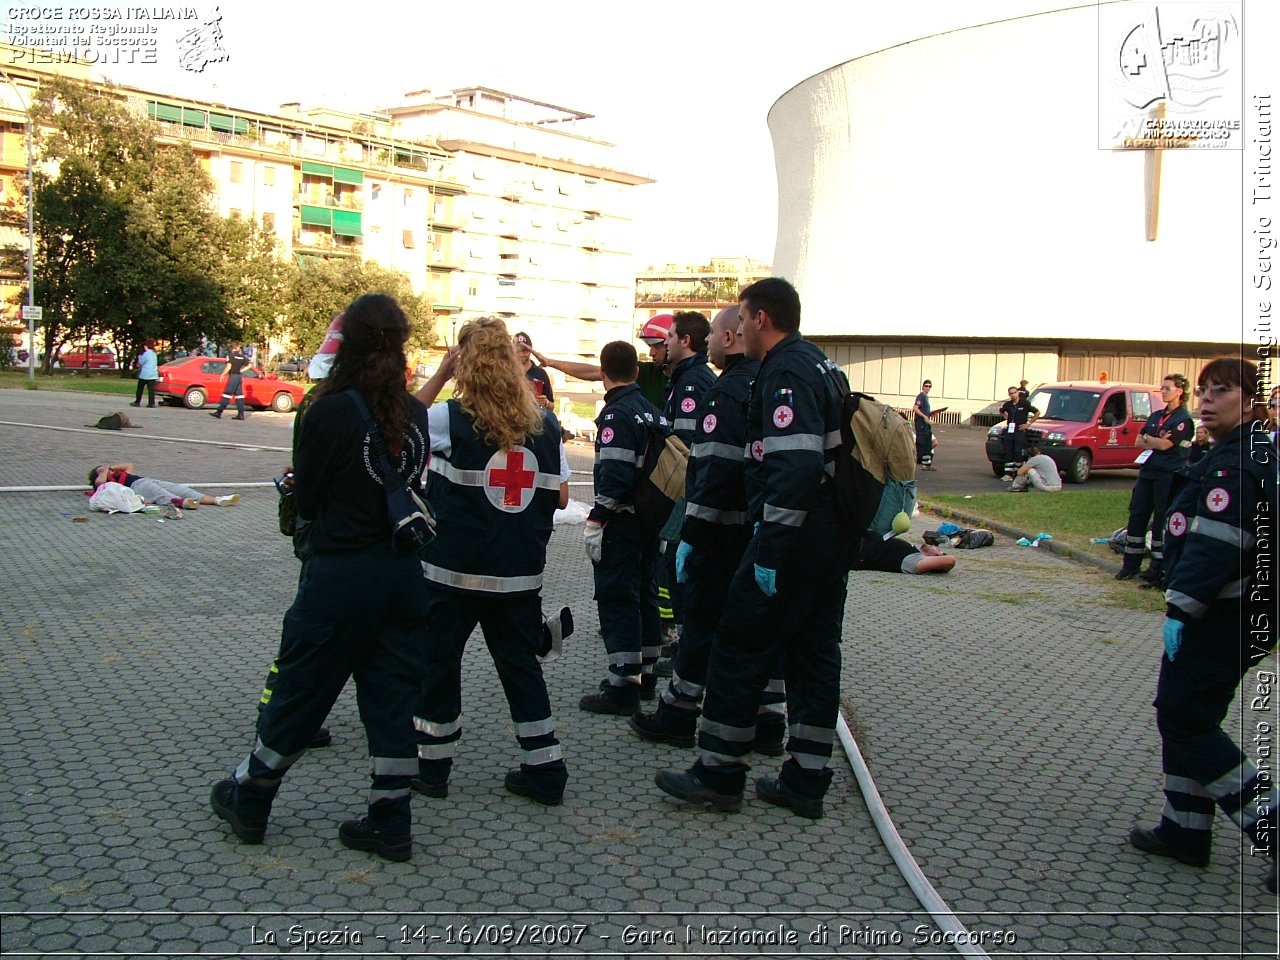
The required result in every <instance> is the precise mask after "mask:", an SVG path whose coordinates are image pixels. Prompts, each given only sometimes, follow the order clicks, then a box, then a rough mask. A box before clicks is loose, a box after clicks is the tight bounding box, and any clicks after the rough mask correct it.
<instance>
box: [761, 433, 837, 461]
mask: <svg viewBox="0 0 1280 960" xmlns="http://www.w3.org/2000/svg"><path fill="white" fill-rule="evenodd" d="M823 449H824V448H823V444H822V437H820V436H818V434H816V433H796V434H791V435H789V436H785V437H765V438H764V452H765V456H768V455H769V454H771V453H779V452H781V451H783V450H804V451H806V452H808V453H821V452H822V451H823Z"/></svg>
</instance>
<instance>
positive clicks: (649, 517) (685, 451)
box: [632, 421, 689, 537]
mask: <svg viewBox="0 0 1280 960" xmlns="http://www.w3.org/2000/svg"><path fill="white" fill-rule="evenodd" d="M664 422H665V421H664ZM646 430H647V433H648V439H647V440H646V441H645V447H644V459H643V460H642V462H641V464H640V479H639V481H638V482H637V483H636V489H635V492H634V494H633V495H632V502H633V503H634V504H635V508H636V518H637V519H638V520H639V521H640V527H641V529H642V530H644V532H645V535H646V536H655V537H656V536H657V535H658V533H659V532H660V531H661V530H662V528H663V527H665V526H666V525H667V521H668V520H669V519H670V518H671V511H672V510H673V509H674V508H675V505H676V501H678V500H680V499H682V498H683V497H684V479H685V473H686V472H687V470H688V467H689V448H688V447H686V446H685V445H684V441H683V440H681V439H680V438H679V437H677V436H676V435H675V434H673V433H671V432H670V431H669V430H667V429H665V428H664V427H663V426H662V425H660V424H657V423H650V424H649V425H648V427H647V428H646Z"/></svg>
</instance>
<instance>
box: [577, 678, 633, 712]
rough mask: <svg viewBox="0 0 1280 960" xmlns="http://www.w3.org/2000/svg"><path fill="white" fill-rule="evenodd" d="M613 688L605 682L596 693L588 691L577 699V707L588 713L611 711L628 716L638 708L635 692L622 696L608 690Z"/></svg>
mask: <svg viewBox="0 0 1280 960" xmlns="http://www.w3.org/2000/svg"><path fill="white" fill-rule="evenodd" d="M615 689H617V688H615V687H612V686H608V685H607V684H606V685H605V687H603V688H602V689H601V690H600V691H599V692H598V693H588V694H587V695H586V696H585V697H583V698H582V699H581V700H579V701H578V708H579V709H581V710H586V711H587V712H588V713H612V714H616V715H617V716H619V717H629V716H631V715H632V714H633V713H635V712H636V711H637V710H639V709H640V700H639V697H638V696H637V694H635V693H633V694H631V695H630V696H623V695H621V694H615V693H612V692H610V691H612V690H615ZM637 693H638V691H637Z"/></svg>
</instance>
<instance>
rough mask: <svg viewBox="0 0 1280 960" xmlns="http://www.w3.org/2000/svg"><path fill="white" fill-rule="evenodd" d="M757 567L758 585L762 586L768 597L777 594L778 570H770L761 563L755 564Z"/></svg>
mask: <svg viewBox="0 0 1280 960" xmlns="http://www.w3.org/2000/svg"><path fill="white" fill-rule="evenodd" d="M755 568H756V586H757V587H759V588H760V592H761V593H763V594H764V595H765V596H766V597H772V596H775V595H776V594H777V592H778V571H777V570H770V569H769V568H768V567H762V566H760V564H758V563H757V564H756V565H755Z"/></svg>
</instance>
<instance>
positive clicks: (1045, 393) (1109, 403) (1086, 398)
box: [987, 380, 1164, 483]
mask: <svg viewBox="0 0 1280 960" xmlns="http://www.w3.org/2000/svg"><path fill="white" fill-rule="evenodd" d="M1031 405H1032V406H1033V407H1035V408H1036V409H1037V410H1039V411H1040V416H1039V418H1038V419H1037V420H1036V421H1035V423H1034V424H1032V429H1033V430H1038V431H1039V432H1040V434H1041V440H1040V452H1041V453H1044V454H1048V455H1049V456H1050V457H1052V458H1053V462H1054V463H1056V464H1057V465H1058V471H1059V472H1060V473H1061V474H1062V479H1063V480H1064V481H1065V482H1067V483H1084V482H1085V481H1086V480H1088V479H1089V474H1090V473H1092V472H1093V471H1094V470H1119V469H1122V468H1126V467H1136V466H1137V465H1136V464H1135V463H1134V462H1133V461H1134V459H1135V458H1136V457H1137V456H1138V453H1139V451H1138V433H1139V431H1141V430H1142V426H1143V424H1145V423H1146V422H1147V417H1149V416H1151V412H1152V411H1153V410H1160V409H1162V408H1163V407H1164V401H1163V400H1161V399H1160V388H1159V387H1158V386H1152V385H1151V384H1149V383H1113V382H1107V383H1103V382H1101V381H1090V380H1081V381H1077V382H1075V383H1047V384H1044V385H1043V386H1040V387H1036V390H1035V392H1034V393H1032V394H1031ZM1000 428H1001V424H999V423H997V424H996V425H995V426H994V427H992V428H991V430H990V431H989V432H988V434H987V459H988V460H990V461H991V469H992V472H993V473H995V475H996V476H1000V475H1001V474H1003V473H1004V455H1003V453H1001V450H1000Z"/></svg>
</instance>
